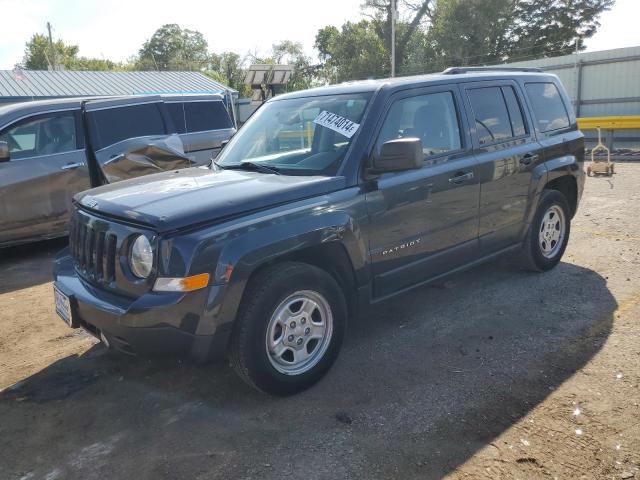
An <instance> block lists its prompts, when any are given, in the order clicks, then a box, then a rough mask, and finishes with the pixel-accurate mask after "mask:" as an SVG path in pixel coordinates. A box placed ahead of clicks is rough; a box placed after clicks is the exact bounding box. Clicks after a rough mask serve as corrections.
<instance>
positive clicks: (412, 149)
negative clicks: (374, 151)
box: [372, 138, 424, 173]
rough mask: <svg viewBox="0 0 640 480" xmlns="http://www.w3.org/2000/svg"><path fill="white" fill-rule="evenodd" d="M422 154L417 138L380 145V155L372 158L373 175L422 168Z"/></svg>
mask: <svg viewBox="0 0 640 480" xmlns="http://www.w3.org/2000/svg"><path fill="white" fill-rule="evenodd" d="M423 159H424V153H422V141H421V140H420V139H419V138H398V139H395V140H389V141H388V142H384V143H383V144H382V148H381V149H380V155H378V156H377V157H374V159H373V165H372V167H373V168H372V170H373V171H374V172H375V173H384V172H399V171H402V170H413V169H417V168H421V167H422V161H423Z"/></svg>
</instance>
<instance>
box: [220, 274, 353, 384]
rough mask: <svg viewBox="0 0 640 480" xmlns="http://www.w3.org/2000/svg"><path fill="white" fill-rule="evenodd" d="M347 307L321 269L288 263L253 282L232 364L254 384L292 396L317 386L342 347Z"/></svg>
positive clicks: (240, 316) (241, 313)
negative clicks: (314, 385) (315, 384)
mask: <svg viewBox="0 0 640 480" xmlns="http://www.w3.org/2000/svg"><path fill="white" fill-rule="evenodd" d="M346 316H347V313H346V304H345V300H344V296H343V295H342V292H341V290H340V288H339V286H338V284H337V283H336V281H335V280H334V279H333V277H331V275H329V274H328V273H326V272H325V271H324V270H321V269H319V268H317V267H314V266H311V265H307V264H301V263H293V262H290V263H283V264H277V265H274V266H271V267H267V268H266V269H265V270H264V271H262V272H259V273H258V274H257V275H256V276H255V277H254V278H252V279H251V281H250V283H249V285H248V287H247V291H246V293H245V296H244V299H243V302H242V304H241V306H240V310H239V314H238V318H237V324H236V325H235V328H234V332H233V335H232V339H231V346H230V359H231V365H232V367H233V368H234V369H235V370H236V372H237V373H238V374H239V375H240V377H241V378H242V379H243V380H245V381H246V382H247V383H248V384H249V385H251V386H253V387H255V388H257V389H259V390H262V391H264V392H266V393H270V394H273V395H290V394H293V393H296V392H298V391H301V390H304V389H306V388H308V387H310V386H311V385H313V384H314V383H315V382H317V381H318V380H319V379H320V378H322V376H323V375H324V374H325V373H326V372H327V370H328V369H329V368H330V367H331V365H332V364H333V362H334V360H335V359H336V357H337V355H338V351H339V349H340V346H341V344H342V338H343V336H344V330H345V324H346Z"/></svg>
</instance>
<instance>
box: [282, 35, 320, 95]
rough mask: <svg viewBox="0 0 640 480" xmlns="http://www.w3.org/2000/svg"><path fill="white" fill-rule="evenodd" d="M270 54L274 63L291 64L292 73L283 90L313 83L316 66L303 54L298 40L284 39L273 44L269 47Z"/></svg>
mask: <svg viewBox="0 0 640 480" xmlns="http://www.w3.org/2000/svg"><path fill="white" fill-rule="evenodd" d="M271 56H272V60H273V63H274V64H284V65H292V66H293V74H292V75H291V79H290V80H289V83H287V84H286V85H285V87H284V89H285V91H289V92H291V91H295V90H304V89H305V88H311V87H312V86H313V85H314V83H315V74H316V66H315V65H312V63H311V58H310V57H309V56H307V55H305V53H304V49H303V47H302V44H301V43H300V42H292V41H291V40H284V41H282V42H280V43H278V44H275V45H273V47H272V49H271Z"/></svg>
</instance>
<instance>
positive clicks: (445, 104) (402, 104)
mask: <svg viewBox="0 0 640 480" xmlns="http://www.w3.org/2000/svg"><path fill="white" fill-rule="evenodd" d="M396 138H419V139H420V140H421V141H422V151H423V153H424V156H425V159H426V158H428V157H431V156H435V155H440V154H443V153H447V152H451V151H454V150H460V148H461V145H462V144H461V140H460V126H459V124H458V117H457V115H456V108H455V104H454V100H453V94H452V93H451V92H439V93H430V94H427V95H418V96H415V97H409V98H403V99H401V100H398V101H396V102H395V103H394V104H393V105H392V106H391V109H390V110H389V113H388V114H387V118H386V119H385V122H384V124H383V125H382V130H381V131H380V136H379V137H378V141H377V143H376V152H378V153H379V152H380V148H381V147H382V144H383V143H384V142H387V141H389V140H393V139H396Z"/></svg>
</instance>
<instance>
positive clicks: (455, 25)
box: [428, 0, 515, 70]
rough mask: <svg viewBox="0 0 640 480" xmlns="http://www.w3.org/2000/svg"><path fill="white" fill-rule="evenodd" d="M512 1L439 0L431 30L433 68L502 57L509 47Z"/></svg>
mask: <svg viewBox="0 0 640 480" xmlns="http://www.w3.org/2000/svg"><path fill="white" fill-rule="evenodd" d="M513 4H514V2H513V0H439V1H438V2H437V4H436V7H435V10H434V12H433V14H432V22H433V23H432V25H431V28H429V31H428V44H429V45H430V47H431V50H432V54H433V57H432V58H431V61H430V64H429V65H428V66H429V67H430V69H431V70H441V69H442V68H445V67H447V66H459V65H467V64H469V63H481V62H492V61H496V60H497V59H499V58H501V56H503V55H504V54H505V53H506V51H507V50H509V49H510V47H509V46H508V45H507V44H505V40H506V36H507V28H508V26H509V24H510V22H512V21H513V18H514V17H515V14H514V11H513Z"/></svg>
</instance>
